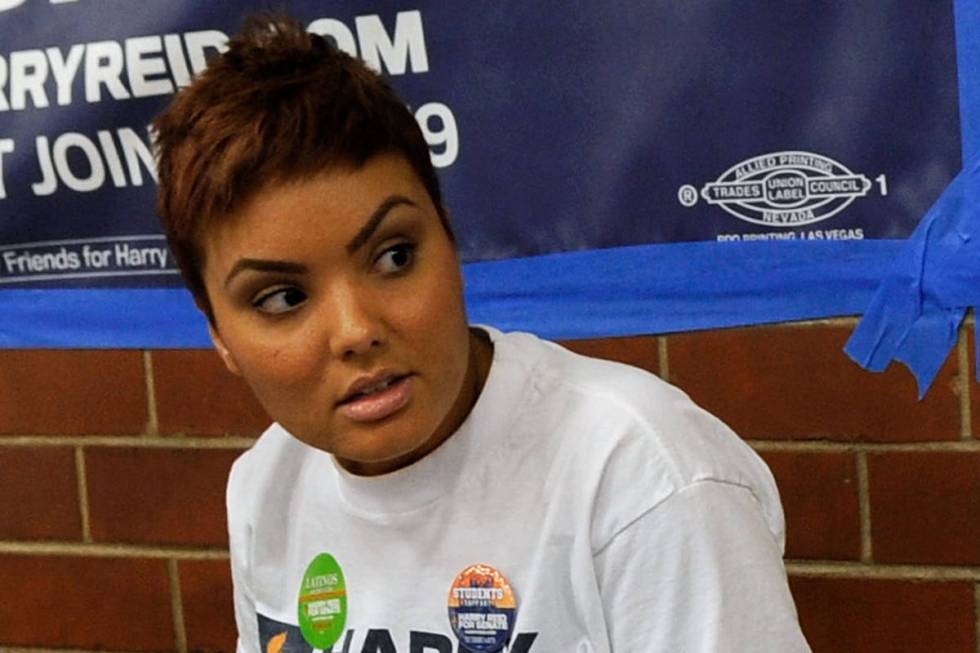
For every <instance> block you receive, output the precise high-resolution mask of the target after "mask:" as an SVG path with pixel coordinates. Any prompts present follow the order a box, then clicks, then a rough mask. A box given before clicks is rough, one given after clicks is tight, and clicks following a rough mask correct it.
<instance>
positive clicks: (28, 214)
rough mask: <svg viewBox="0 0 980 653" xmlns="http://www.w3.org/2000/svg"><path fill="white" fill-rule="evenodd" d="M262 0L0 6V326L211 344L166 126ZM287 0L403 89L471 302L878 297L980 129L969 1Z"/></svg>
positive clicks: (795, 308) (754, 303)
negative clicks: (173, 106)
mask: <svg viewBox="0 0 980 653" xmlns="http://www.w3.org/2000/svg"><path fill="white" fill-rule="evenodd" d="M267 6H268V5H267V3H264V2H250V1H242V0H212V1H211V2H208V3H200V2H191V1H189V0H166V1H164V0H143V1H142V2H140V3H139V4H138V7H136V6H135V5H134V3H132V2H131V1H129V0H0V309H2V311H3V316H4V317H3V318H2V319H0V346H6V347H29V346H50V347H114V346H121V347H181V346H205V345H207V336H206V332H205V328H204V322H203V320H202V319H201V318H200V317H199V316H198V315H197V314H196V313H195V312H194V310H193V307H192V305H191V301H190V299H189V296H188V294H187V293H186V291H184V290H182V289H181V284H180V279H179V275H178V274H177V272H176V270H175V268H174V263H173V259H172V257H171V255H170V253H169V252H168V251H167V249H166V244H165V242H164V240H163V238H162V237H161V235H160V234H161V229H160V227H159V225H158V224H157V222H156V219H155V216H154V212H153V204H154V194H155V190H156V189H155V171H154V165H153V155H152V147H151V135H150V133H149V131H148V125H149V123H150V120H151V119H152V117H153V116H154V115H155V114H156V113H157V112H158V111H159V110H160V109H161V108H162V107H164V106H165V105H166V104H167V102H169V100H170V98H171V97H172V96H173V93H174V92H175V91H176V90H178V89H179V88H181V87H183V86H185V85H186V84H188V83H189V81H190V79H191V78H192V76H193V75H194V74H196V73H198V72H200V71H201V70H203V69H204V68H205V67H206V65H207V61H208V58H209V57H210V56H213V55H214V54H215V53H216V52H219V51H221V50H222V49H223V48H224V44H225V42H226V41H227V37H228V35H229V34H232V33H234V32H235V31H236V30H237V29H238V27H239V26H240V24H241V20H242V17H243V16H244V15H246V14H248V13H250V12H252V11H255V10H260V9H264V8H267ZM277 6H278V7H282V8H285V9H287V10H288V11H289V12H290V13H292V14H293V15H295V16H296V17H297V18H299V19H300V20H302V21H303V22H304V23H305V24H307V25H308V26H309V29H310V31H313V32H317V33H320V34H323V35H324V36H326V37H328V38H330V39H331V40H332V41H333V42H334V43H336V45H337V46H338V47H339V48H341V49H343V50H345V51H348V52H350V53H351V54H353V55H355V56H358V57H361V58H362V59H363V60H364V61H366V62H367V63H368V64H369V65H371V66H372V67H374V68H376V69H378V70H380V71H382V72H383V73H384V74H385V75H387V76H388V77H389V79H390V80H391V81H392V83H393V84H394V85H395V87H396V88H397V89H398V90H399V92H400V93H401V94H402V96H403V97H404V99H405V101H406V102H407V103H408V104H409V106H410V108H411V110H412V111H413V113H414V114H415V116H416V119H417V120H418V122H419V124H420V125H421V126H422V129H423V133H424V134H425V136H426V139H427V141H428V142H429V144H430V146H431V153H432V160H433V162H434V164H435V165H436V167H437V168H438V169H439V170H440V175H441V177H442V180H443V184H444V190H445V196H446V202H447V205H448V207H449V209H450V212H451V215H452V220H453V222H454V224H455V227H456V231H457V233H458V236H459V246H460V250H461V253H462V256H463V259H464V261H465V262H466V268H465V274H466V277H467V297H468V302H469V307H470V311H471V314H472V317H473V319H474V320H476V321H481V322H489V323H493V324H496V325H498V326H501V327H504V328H522V329H529V330H533V331H536V332H538V333H541V334H543V335H545V336H550V337H585V336H600V335H625V334H631V333H656V332H665V331H678V330H685V329H694V328H710V327H719V326H733V325H738V324H751V323H758V322H770V321H778V320H790V319H801V318H815V317H825V316H833V315H842V314H854V313H860V312H862V311H863V310H864V309H865V308H866V307H867V306H868V305H869V304H870V302H871V299H872V296H873V295H874V293H875V290H876V288H877V287H878V285H879V283H880V282H881V280H882V279H883V278H884V277H885V275H886V273H888V271H889V270H890V269H891V268H890V264H891V263H892V262H893V260H894V259H895V257H896V256H899V253H900V252H901V251H902V249H901V247H902V245H903V243H904V240H905V239H907V238H908V237H909V236H910V235H912V234H913V232H914V231H915V229H916V227H917V225H918V224H919V222H920V220H921V218H922V216H923V215H924V214H926V212H927V211H928V209H929V208H930V206H931V205H932V204H933V203H934V202H935V201H936V199H937V198H938V197H939V196H940V194H941V193H942V192H943V190H944V188H946V186H947V185H948V184H949V183H950V181H951V180H952V179H953V178H954V176H956V174H957V173H958V172H959V170H960V169H961V167H962V158H963V155H964V152H967V153H971V152H973V151H974V150H975V149H976V143H977V140H978V138H980V133H978V132H980V119H978V115H980V113H978V112H980V107H978V102H980V74H978V72H977V66H978V63H980V56H978V53H980V28H977V27H973V25H976V24H977V21H978V18H977V15H976V14H977V9H976V7H975V6H974V3H971V2H960V3H956V4H955V7H954V3H953V2H924V3H908V2H898V1H893V2H882V1H881V0H849V1H845V0H839V1H835V2H827V3H812V2H806V1H802V0H800V1H795V2H785V3H779V4H778V5H774V4H773V3H769V2H762V1H759V0H750V1H747V2H738V3H732V2H727V1H721V0H719V1H715V2H711V1H708V2H695V3H692V2H684V1H682V0H664V1H661V2H639V1H633V2H623V3H612V4H610V3H594V2H580V1H573V2H560V3H559V2H538V3H526V2H511V1H498V2H481V3H472V2H468V3H445V2H437V1H427V0H418V1H416V2H411V3H409V2H406V0H398V1H388V2H382V1H361V2H356V3H353V2H331V1H326V0H320V1H315V0H306V1H303V0H293V1H291V2H282V3H278V4H277ZM954 9H955V11H954ZM958 57H959V59H958ZM971 100H972V101H971ZM971 274H972V271H971ZM971 279H972V281H974V282H976V281H978V279H976V278H975V275H974V276H972V277H971Z"/></svg>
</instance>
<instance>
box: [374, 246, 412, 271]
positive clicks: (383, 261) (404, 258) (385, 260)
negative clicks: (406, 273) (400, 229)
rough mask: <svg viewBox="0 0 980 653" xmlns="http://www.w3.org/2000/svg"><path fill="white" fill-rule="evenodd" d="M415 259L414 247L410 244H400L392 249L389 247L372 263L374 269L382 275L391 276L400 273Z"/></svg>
mask: <svg viewBox="0 0 980 653" xmlns="http://www.w3.org/2000/svg"><path fill="white" fill-rule="evenodd" d="M414 259H415V245H413V244H411V243H401V244H399V245H395V246H394V247H389V248H388V249H386V250H385V251H384V252H382V253H381V256H379V257H378V258H377V260H376V261H375V263H374V267H375V269H376V270H377V271H378V272H380V273H382V274H392V273H394V272H401V271H402V270H404V269H405V268H407V267H408V266H410V265H411V264H412V261H413V260H414Z"/></svg>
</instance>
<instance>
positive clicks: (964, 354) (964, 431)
mask: <svg viewBox="0 0 980 653" xmlns="http://www.w3.org/2000/svg"><path fill="white" fill-rule="evenodd" d="M956 367H957V368H958V369H957V379H956V385H957V387H956V395H957V398H958V399H959V402H960V438H961V439H963V440H970V439H971V430H972V425H971V422H972V421H973V416H972V414H971V413H972V410H971V406H970V352H969V349H968V348H967V344H966V327H965V326H964V325H962V324H961V325H960V331H959V339H958V340H957V342H956Z"/></svg>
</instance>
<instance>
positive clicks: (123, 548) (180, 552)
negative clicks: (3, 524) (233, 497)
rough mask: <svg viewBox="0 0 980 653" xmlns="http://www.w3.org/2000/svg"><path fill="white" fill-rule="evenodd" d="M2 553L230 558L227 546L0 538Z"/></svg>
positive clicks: (182, 558)
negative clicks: (19, 540)
mask: <svg viewBox="0 0 980 653" xmlns="http://www.w3.org/2000/svg"><path fill="white" fill-rule="evenodd" d="M0 554H6V555H36V556H76V557H90V558H154V559H155V558H174V559H176V560H228V558H229V556H228V549H218V548H214V549H208V548H203V547H202V548H190V547H187V548H182V547H177V546H174V547H165V546H152V545H139V544H95V543H85V542H52V541H38V542H30V541H24V542H12V541H0Z"/></svg>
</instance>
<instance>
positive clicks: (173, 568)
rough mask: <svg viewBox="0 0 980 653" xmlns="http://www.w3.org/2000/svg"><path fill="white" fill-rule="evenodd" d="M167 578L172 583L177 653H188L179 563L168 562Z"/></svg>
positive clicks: (172, 611) (171, 600)
mask: <svg viewBox="0 0 980 653" xmlns="http://www.w3.org/2000/svg"><path fill="white" fill-rule="evenodd" d="M167 576H168V579H169V581H170V611H171V614H172V616H173V621H174V641H175V642H176V644H177V653H187V630H186V628H185V627H184V598H183V596H182V595H181V590H180V570H179V569H177V561H176V560H174V559H173V558H171V559H170V560H167Z"/></svg>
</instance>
